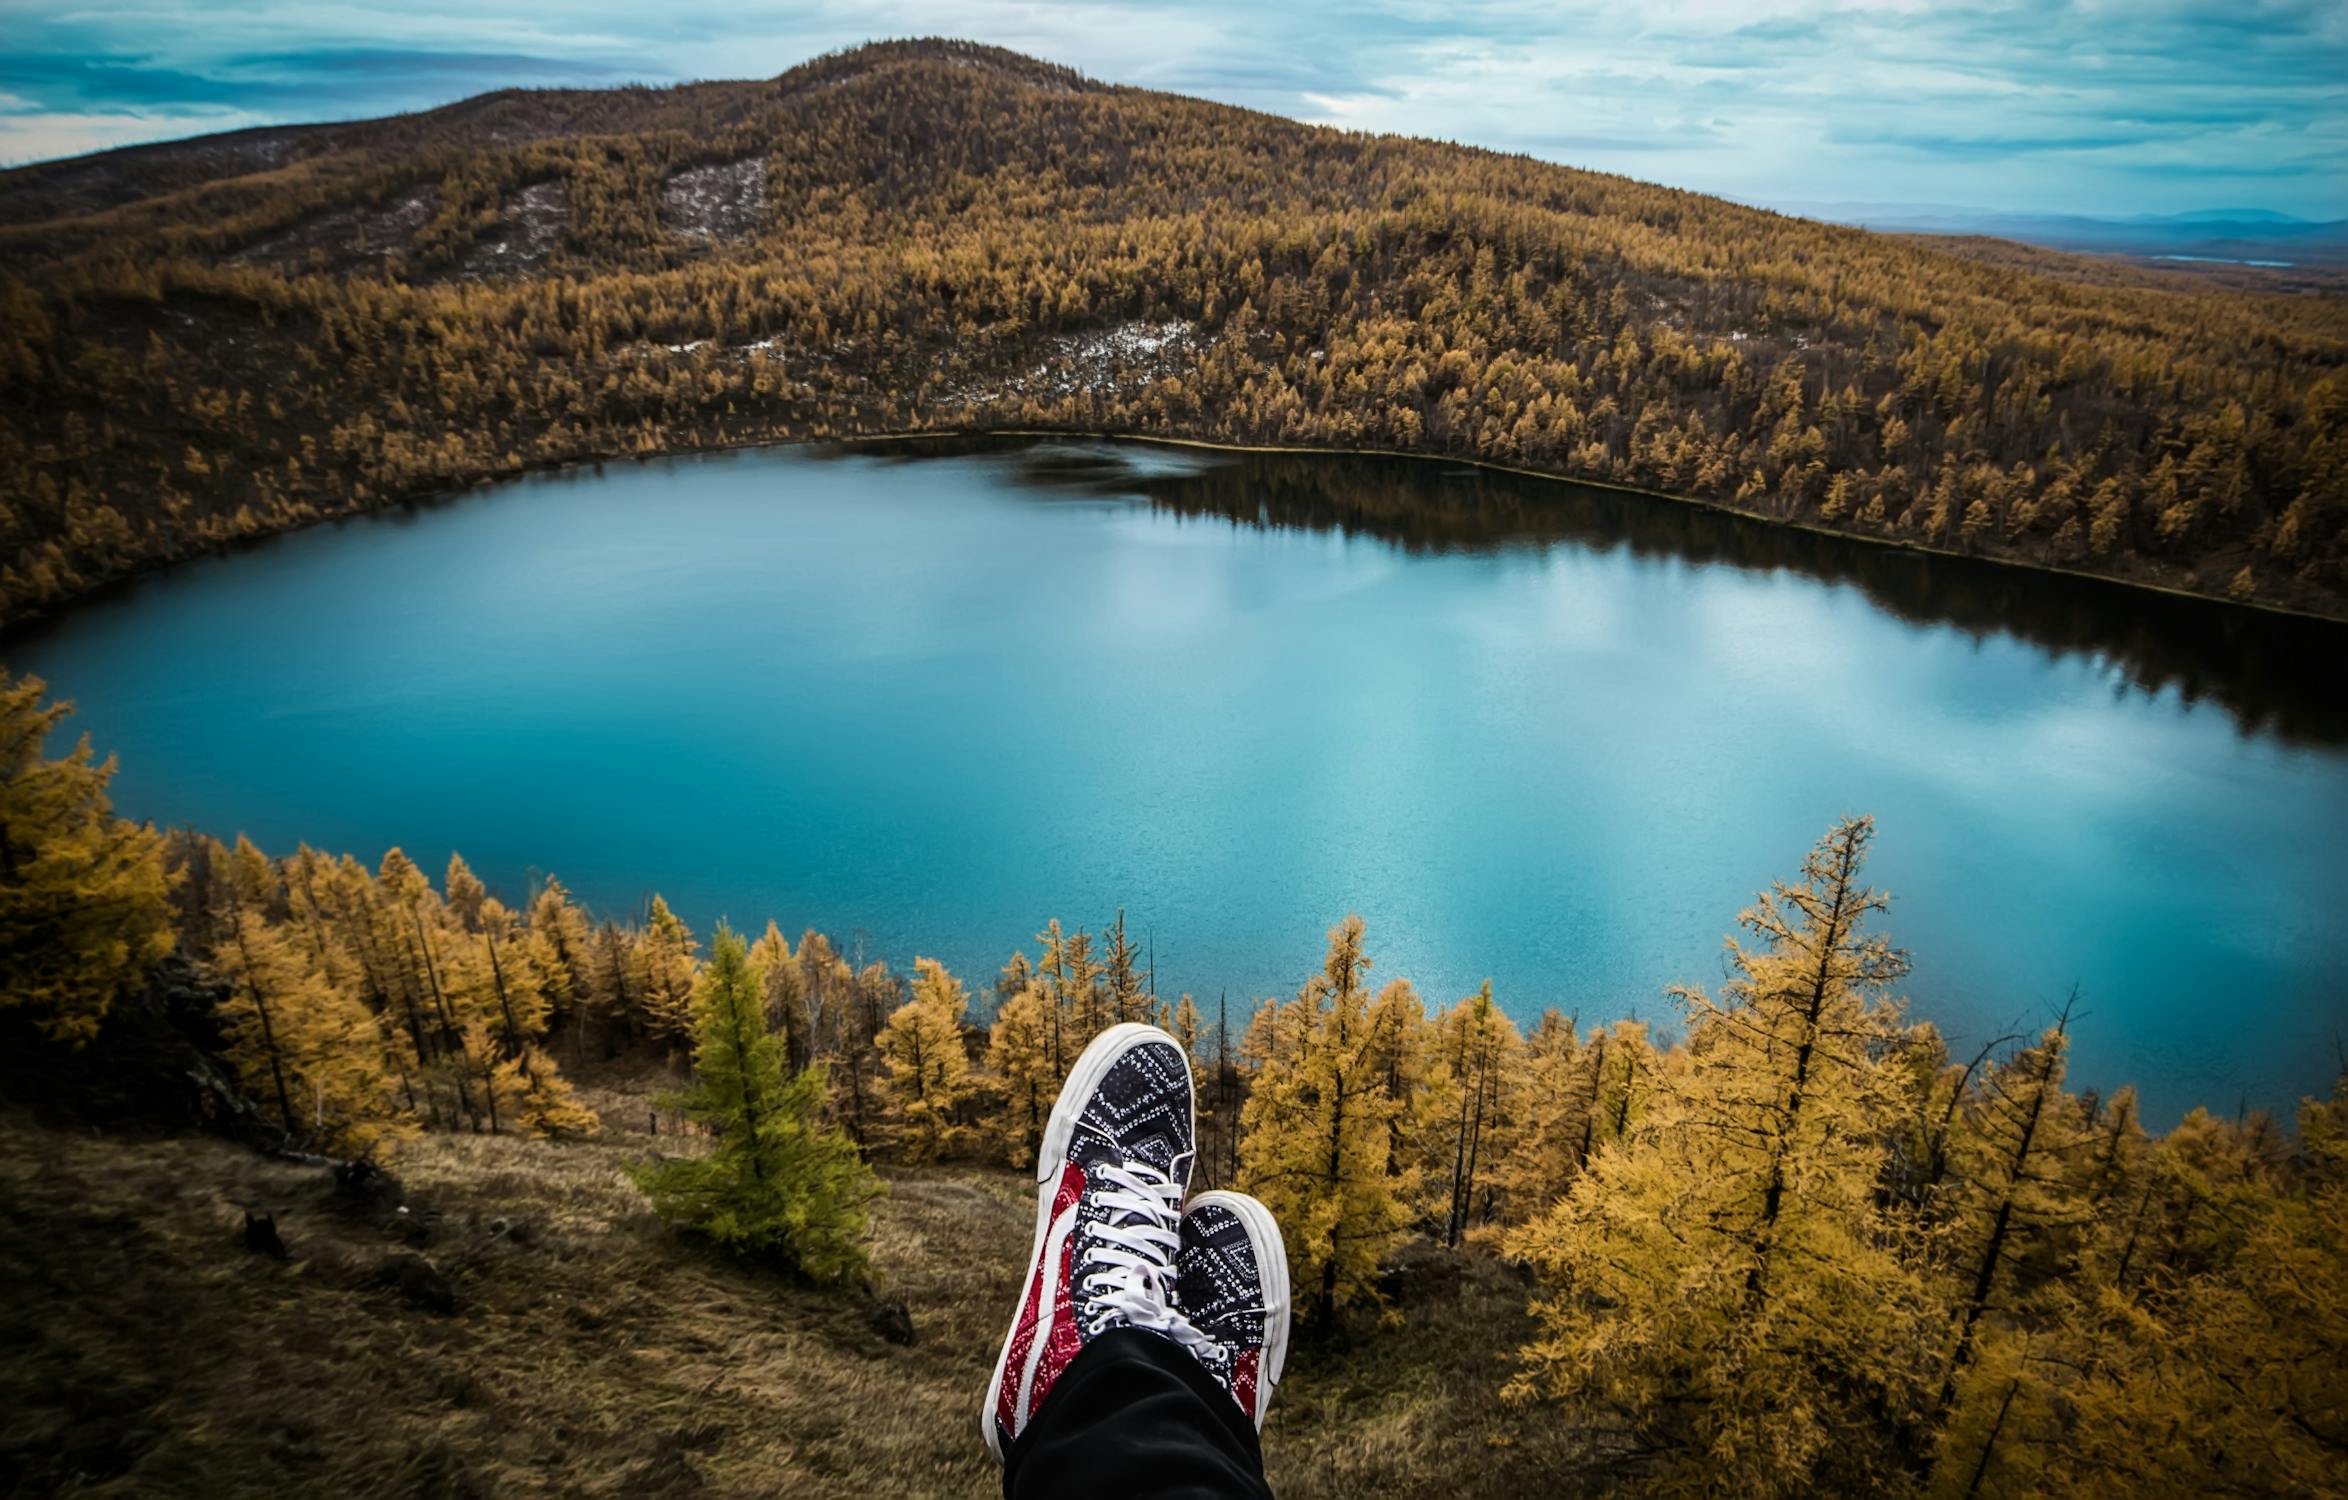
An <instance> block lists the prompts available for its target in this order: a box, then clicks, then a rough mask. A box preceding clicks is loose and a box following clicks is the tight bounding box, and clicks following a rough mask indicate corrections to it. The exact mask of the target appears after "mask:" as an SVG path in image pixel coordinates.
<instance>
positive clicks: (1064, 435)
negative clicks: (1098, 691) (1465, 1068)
mask: <svg viewBox="0 0 2348 1500" xmlns="http://www.w3.org/2000/svg"><path fill="white" fill-rule="evenodd" d="M957 439H963V440H986V439H1026V440H1034V441H1050V440H1054V439H1061V440H1079V441H1086V442H1109V443H1143V444H1150V445H1155V446H1158V447H1167V448H1189V449H1195V450H1200V451H1204V452H1214V453H1246V454H1260V455H1268V456H1275V457H1293V458H1379V459H1400V460H1405V461H1408V462H1412V463H1431V464H1458V465H1461V466H1463V467H1468V468H1473V469H1477V470H1479V471H1482V472H1485V473H1492V474H1508V475H1512V476H1515V477H1517V478H1522V479H1533V480H1538V481H1541V482H1544V483H1549V484H1563V485H1573V486H1579V487H1580V488H1583V489H1591V490H1603V491H1607V492H1609V493H1613V494H1621V495H1637V496H1640V497H1642V498H1645V499H1650V500H1661V501H1665V502H1668V503H1670V504H1673V505H1682V506H1689V507H1693V508H1695V509H1699V510H1705V511H1711V512H1713V513H1715V514H1718V515H1723V516H1733V517H1736V518H1738V519H1740V520H1745V521H1750V522H1753V523H1754V524H1756V525H1761V526H1769V527H1775V528H1779V529H1782V530H1786V531H1794V532H1803V533H1807V534H1808V535H1811V536H1819V537H1829V538H1833V539H1835V540H1837V541H1846V542H1856V543H1860V544H1863V545H1866V546H1870V547H1876V548H1881V549H1884V550H1887V551H1892V552H1900V553H1907V554H1910V555H1912V556H1917V557H1940V558H1949V559H1953V560H1957V561H1961V562H1966V563H1984V564H1989V565H1991V566H1995V567H2000V568H2012V569H2015V570H2017V571H2021V572H2029V573H2038V574H2044V575H2048V576H2051V577H2055V578H2066V579H2070V578H2076V579H2084V580H2087V581H2090V582H2093V583H2096V584H2109V585H2116V586H2118V587H2121V588H2127V589H2138V590H2142V591H2144V592H2146V593H2149V594H2156V595H2164V596H2166V597H2169V598H2172V599H2182V600H2190V601H2193V602H2195V603H2198V604H2207V605H2211V606H2214V607H2216V608H2219V609H2229V610H2242V611H2246V612H2250V613H2254V614H2261V615H2267V616H2272V617H2277V618H2282V619H2289V620H2303V621H2311V622H2314V623H2317V624H2320V625H2326V626H2336V627H2341V628H2343V629H2348V615H2329V614H2322V613H2319V612H2317V611H2315V610H2311V609H2301V608H2298V607H2296V606H2293V605H2288V604H2275V603H2271V602H2269V601H2266V600H2262V599H2234V598H2228V597H2226V596H2224V595H2220V594H2210V593H2203V592H2201V591H2199V590H2196V589H2189V588H2180V587H2178V586H2176V585H2175V584H2168V583H2158V582H2154V581H2152V580H2150V579H2143V578H2131V577H2127V576H2125V575H2122V574H2117V573H2096V572H2090V571H2087V570H2086V569H2082V568H2066V567H2060V566H2057V565H2055V564H2053V563H2041V562H2032V561H2029V560H2028V559H2025V558H2015V557H2000V556H1996V555H1994V554H1990V553H1985V552H1963V551H1959V550H1957V549H1955V548H1953V547H1935V546H1932V545H1929V544H1927V543H1924V542H1918V541H1910V540H1905V539H1902V538H1898V537H1888V536H1872V535H1869V534H1867V533H1865V532H1859V531H1841V530H1837V529H1836V528H1834V527H1831V526H1820V525H1817V524H1815V523H1814V522H1809V521H1799V520H1792V519H1788V518H1786V517H1782V516H1771V515H1765V514H1762V513H1760V512H1757V511H1749V510H1740V509H1738V508H1737V507H1735V506H1733V505H1724V504H1722V503H1721V502H1719V501H1717V500H1707V499H1704V498H1702V497H1701V496H1696V495H1677V494H1673V493H1672V492H1670V491H1669V490H1656V489H1648V488H1645V487H1643V486H1640V485H1632V484H1623V483H1620V482H1618V481H1613V480H1603V479H1584V478H1580V477H1578V476H1575V475H1572V474H1562V473H1557V472H1555V471H1552V470H1548V469H1533V468H1526V467H1524V466H1522V465H1517V464H1507V463H1502V462H1500V461H1499V460H1497V459H1488V458H1476V457H1471V456H1468V455H1464V454H1450V453H1414V452H1411V451H1409V450H1407V449H1401V448H1358V447H1313V446H1304V445H1297V444H1284V443H1241V442H1234V441H1231V440H1228V439H1222V438H1207V437H1186V436H1177V435H1172V434H1167V433H1154V432H1134V431H1125V430H1118V429H1110V428H1094V427H1028V426H1019V427H997V426H975V427H923V428H901V429H888V430H882V431H875V432H850V433H826V434H824V435H822V436H814V435H800V436H790V435H773V434H766V435H761V436H757V437H748V438H719V439H717V440H715V441H710V442H688V443H682V444H672V445H664V446H662V447H660V448H656V449H653V450H650V451H645V452H628V453H609V454H595V455H588V456H582V457H574V458H562V459H551V460H546V461H534V462H529V463H523V464H517V465H514V466H513V467H510V468H502V469H497V470H493V471H489V472H485V473H483V474H480V475H478V476H476V477H474V478H472V479H469V480H466V481H464V482H463V483H461V484H456V485H452V486H445V487H441V488H435V489H430V490H419V491H415V492H413V493H407V494H400V495H394V496H389V497H385V498H383V499H381V500H379V501H378V502H376V503H374V504H369V505H362V506H357V507H354V508H352V509H349V510H343V511H333V512H326V513H321V514H319V515H316V516H313V517H311V518H309V519H307V520H305V521H303V522H301V523H300V524H298V525H293V526H286V527H281V528H277V529H273V530H269V531H264V532H258V533H255V534H252V535H249V536H237V537H229V538H225V539H223V540H220V541H217V542H214V543H211V544H210V545H207V546H203V547H200V548H197V549H194V550H192V551H188V552H184V553H181V554H179V555H177V556H173V557H168V558H162V559H158V560H155V561H152V562H145V563H141V564H139V565H137V566H134V567H132V568H129V569H127V570H125V571H123V572H120V573H116V574H114V575H112V576H110V577H108V578H105V579H103V580H101V581H100V582H98V583H96V584H94V585H92V586H91V587H90V588H88V589H85V590H83V591H82V592H80V593H77V594H75V595H73V596H71V597H70V598H67V599H63V600H60V601H58V602H56V603H54V604H50V605H47V606H44V607H41V608H38V609H34V610H31V611H28V612H27V613H25V614H22V615H19V616H17V617H15V618H13V619H9V620H5V621H0V649H4V648H5V647H7V646H9V645H11V644H14V643H16V642H18V641H21V640H25V639H28V638H31V637H34V636H37V635H39V634H40V632H41V630H42V628H43V627H44V626H46V625H48V624H49V623H52V622H54V621H55V620H56V619H58V618H59V617H60V616H62V615H65V614H68V613H70V612H72V611H73V610H74V609H76V608H77V607H79V606H82V605H85V604H90V603H94V602H96V601H98V600H101V599H103V598H105V597H107V596H108V595H110V594H112V593H114V592H115V591H116V590H118V589H121V588H124V587H127V586H129V585H131V584H134V583H136V582H137V581H139V580H140V579H142V578H146V577H148V576H150V575H153V574H156V573H161V572H164V571H167V570H169V569H171V568H174V567H177V566H179V565H181V564H183V563H189V562H194V561H196V560H197V559H200V558H206V557H222V556H229V555H233V554H234V553H236V552H238V551H241V550H242V549H244V548H246V547H250V546H255V545H258V544H261V543H264V542H267V541H270V540H272V539H274V538H276V537H281V536H290V535H293V534H294V533H296V532H302V531H309V530H313V529H315V528H316V527H318V526H320V525H326V524H331V523H335V522H340V521H349V520H356V519H359V518H361V517H364V516H369V515H380V514H384V513H387V512H392V511H398V510H402V509H412V508H421V507H428V506H431V505H435V504H438V503H441V502H443V501H448V500H454V499H458V498H460V497H462V496H466V495H470V494H472V493H473V492H474V491H476V490H481V489H486V488H490V487H492V486H495V485H500V484H510V483H513V482H514V481H516V480H521V479H528V478H532V477H534V476H537V475H541V474H559V473H564V472H566V471H570V470H575V469H600V468H602V467H604V466H606V465H609V464H615V463H625V462H643V461H648V460H654V459H668V458H689V457H692V456H693V455H695V454H704V453H741V452H749V451H752V450H756V449H760V448H804V447H820V446H824V445H832V446H838V447H855V446H857V445H859V444H866V443H871V444H890V443H918V442H951V441H955V440H957Z"/></svg>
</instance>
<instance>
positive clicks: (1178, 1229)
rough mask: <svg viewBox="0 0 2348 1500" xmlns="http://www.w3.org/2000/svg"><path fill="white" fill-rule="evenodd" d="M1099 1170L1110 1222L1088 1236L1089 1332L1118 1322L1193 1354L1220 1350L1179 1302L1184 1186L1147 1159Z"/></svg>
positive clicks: (1095, 1227) (1103, 1222)
mask: <svg viewBox="0 0 2348 1500" xmlns="http://www.w3.org/2000/svg"><path fill="white" fill-rule="evenodd" d="M1094 1170H1096V1171H1097V1172H1099V1174H1100V1176H1101V1179H1102V1180H1103V1181H1104V1182H1106V1183H1107V1184H1108V1186H1107V1187H1104V1188H1102V1189H1100V1190H1099V1198H1098V1201H1099V1202H1100V1204H1101V1206H1102V1207H1103V1208H1104V1209H1105V1210H1107V1212H1108V1217H1107V1218H1105V1219H1103V1220H1100V1221H1098V1222H1096V1223H1094V1224H1093V1225H1092V1226H1091V1227H1090V1229H1089V1230H1087V1231H1086V1233H1087V1234H1088V1235H1089V1237H1090V1239H1091V1242H1092V1243H1091V1244H1090V1246H1089V1247H1088V1248H1087V1250H1086V1251H1085V1254H1084V1258H1083V1260H1082V1261H1081V1262H1080V1264H1082V1265H1083V1266H1084V1267H1085V1273H1084V1279H1083V1282H1082V1285H1083V1287H1084V1290H1085V1293H1086V1295H1087V1297H1088V1298H1089V1299H1090V1300H1091V1301H1092V1302H1093V1304H1094V1308H1093V1311H1092V1313H1091V1314H1090V1316H1089V1317H1088V1318H1087V1320H1086V1324H1085V1331H1086V1332H1087V1333H1091V1334H1097V1333H1099V1332H1101V1331H1102V1330H1103V1329H1105V1328H1107V1327H1109V1326H1110V1325H1111V1324H1112V1323H1124V1324H1125V1325H1127V1326H1128V1327H1133V1328H1147V1329H1150V1330H1152V1331H1154V1332H1157V1333H1162V1334H1164V1335H1166V1336H1167V1337H1168V1338H1170V1339H1172V1340H1174V1341H1175V1342H1176V1343H1178V1344H1180V1345H1182V1346H1183V1347H1184V1348H1186V1349H1189V1350H1192V1351H1193V1352H1194V1353H1200V1354H1207V1353H1214V1352H1219V1351H1220V1350H1221V1349H1222V1345H1221V1344H1219V1343H1217V1342H1216V1341H1215V1340H1214V1339H1213V1338H1210V1337H1209V1336H1208V1335H1207V1334H1205V1333H1203V1332H1201V1331H1200V1330H1199V1329H1198V1328H1196V1327H1194V1326H1193V1325H1192V1323H1191V1321H1190V1319H1188V1318H1186V1317H1184V1316H1183V1315H1182V1312H1181V1310H1180V1309H1178V1308H1177V1307H1175V1305H1174V1252H1175V1250H1176V1248H1177V1247H1178V1246H1180V1244H1181V1243H1182V1184H1180V1183H1178V1182H1176V1181H1174V1180H1173V1179H1172V1178H1170V1177H1168V1176H1167V1175H1166V1174H1165V1173H1163V1172H1160V1171H1159V1170H1158V1169H1157V1168H1156V1167H1153V1166H1151V1165H1150V1164H1149V1163H1148V1162H1146V1161H1139V1160H1130V1161H1127V1162H1126V1163H1125V1164H1124V1165H1122V1166H1116V1165H1112V1164H1109V1163H1105V1162H1104V1163H1102V1164H1101V1165H1100V1166H1098V1167H1096V1168H1095V1169H1094Z"/></svg>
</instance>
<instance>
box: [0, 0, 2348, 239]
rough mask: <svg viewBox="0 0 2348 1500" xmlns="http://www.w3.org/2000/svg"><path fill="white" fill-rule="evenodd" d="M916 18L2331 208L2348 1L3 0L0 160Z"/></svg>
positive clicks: (1947, 190) (1749, 133)
mask: <svg viewBox="0 0 2348 1500" xmlns="http://www.w3.org/2000/svg"><path fill="white" fill-rule="evenodd" d="M923 35H954V36H963V37H971V38H975V39H977V40H981V41H988V42H995V43H998V44H1000V45H1003V46H1006V47H1012V48H1016V49H1018V50H1020V51H1023V52H1030V53H1034V54H1037V55H1039V56H1043V57H1048V58H1050V59H1052V60H1054V61H1057V62H1063V63H1068V64H1072V65H1073V66H1075V67H1078V68H1081V69H1083V70H1084V71H1085V72H1087V73H1090V74H1092V75H1093V76H1095V77H1098V78H1103V79H1108V80H1112V81H1116V82H1123V83H1135V84H1141V85H1145V86H1148V87H1152V88H1163V89H1173V90H1178V91H1180V92H1183V93H1189V94H1198V95H1203V96H1205V97H1208V98H1212V99H1220V100H1225V101H1227V102H1230V103H1233V104H1243V105H1247V106H1250V107H1252V108H1256V109H1264V110H1270V111H1273V112H1275V113H1278V114H1283V115H1290V116H1294V117H1296V118H1298V119H1304V120H1311V121H1316V122H1320V123H1326V124H1334V125H1343V126H1349V127H1353V128H1358V129H1364V130H1380V131H1400V132H1406V133H1409V134H1412V135H1426V136H1437V137H1443V138H1447V139H1452V140H1460V141H1467V142H1472V143H1474V144H1477V145H1483V146H1491V147H1495V148H1498V149H1502V150H1510V151H1523V152H1528V153H1531V154H1533V155H1535V156H1540V157H1544V158H1548V159H1550V160H1554V161H1561V162H1568V163H1572V164H1574V165H1579V166H1589V167H1597V168H1601V169H1604V170H1606V171H1612V172H1622V173H1627V174H1629V175H1631V176H1635V177H1642V178H1646V179H1649V180H1651V181H1657V182H1665V183H1670V184H1673V185H1675V186H1680V187H1689V188H1696V189H1700V190H1703V191H1706V192H1715V193H1725V194H1728V195H1730V196H1734V197H1739V198H1744V199H1747V200H1749V201H1754V202H1762V203H1769V204H1775V205H1779V206H1791V207H1817V206H1821V205H1829V204H1844V203H1872V204H1886V203H1894V204H1946V205H1959V206H1969V207H1978V208H1991V209H2002V210H2018V211H2040V210H2058V211H2065V212H2086V213H2107V214H2127V213H2178V212H2187V211H2194V210H2206V209H2219V208H2252V209H2267V210H2273V211H2277V212H2283V213H2291V214H2298V215H2301V216H2303V217H2309V218H2339V217H2342V216H2348V3H2343V0H2008V3H1991V4H1966V5H1939V4H1925V3H1918V0H1747V3H1728V0H1630V3H1625V0H1605V3H1587V0H1456V3H1437V0H1338V3H1308V0H1290V3H1287V4H1278V3H1265V0H1196V3H1190V4H1181V5H1138V4H1121V3H1115V0H1089V3H1079V4H1071V5H1049V4H1041V3H1020V0H956V3H953V4H943V3H938V0H853V3H850V0H814V3H796V4H779V3H763V0H731V3H729V0H657V3H647V0H563V3H555V4H547V3H542V0H403V3H401V4H398V5H382V6H351V5H335V4H323V3H314V0H204V3H188V4H176V5H173V4H162V3H157V0H147V3H125V0H82V3H78V4H75V3H69V4H37V3H36V4H27V3H24V0H0V38H4V40H0V161H4V162H10V163H13V162H22V161H31V160H38V159H41V158H45V157H52V156H60V155H69V154H73V153H76V152H81V151H88V150H94V149H98V148H100V147H105V146H112V145H122V144H127V143H130V142H135V141H148V140H158V139H163V138H167V137H171V136H179V135H190V134H197V133H201V132H206V131H213V130H228V129H234V128H237V127H239V126H245V125H255V124H266V123H275V122H281V121H295V120H319V119H342V118H352V117H358V116H366V115H375V114H383V113H388V112H391V111H395V110H405V109H416V108H422V107H428V106H431V105H434V104H441V103H446V102H448V101H450V100H453V99H459V98H462V97H464V96H466V95H468V94H474V93H479V92H481V91H483V90H485V89H490V88H496V87H500V86H504V85H508V84H529V85H558V84H560V85H571V84H579V85H598V84H609V83H617V82H622V81H629V80H638V81H645V82H655V83H661V82H671V81H677V80H683V79H692V78H742V77H754V76H763V75H770V74H774V73H778V72H781V71H782V70H783V69H785V68H787V67H789V66H791V65H792V64H793V63H796V62H799V61H801V60H803V59H805V58H807V57H810V56H812V55H814V54H816V53H819V52H825V51H829V50H832V49H834V48H838V47H844V46H851V45H854V44H855V43H858V42H861V41H865V40H869V39H872V38H875V37H888V36H923Z"/></svg>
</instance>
